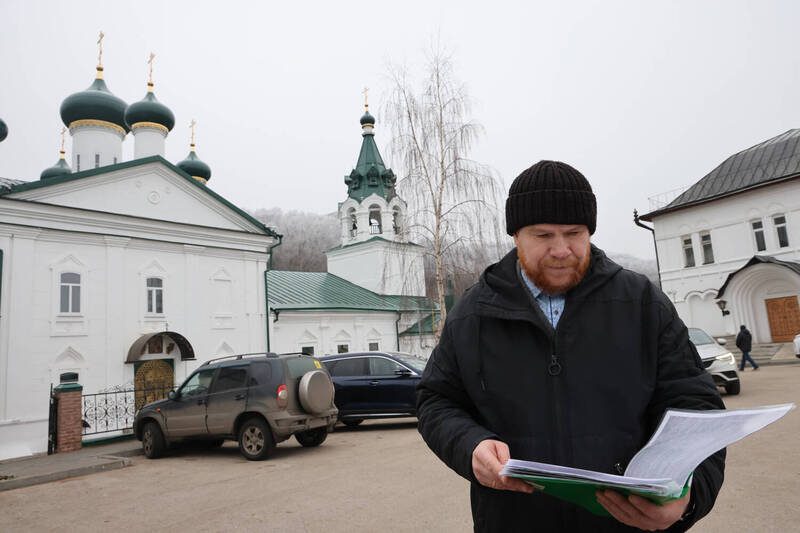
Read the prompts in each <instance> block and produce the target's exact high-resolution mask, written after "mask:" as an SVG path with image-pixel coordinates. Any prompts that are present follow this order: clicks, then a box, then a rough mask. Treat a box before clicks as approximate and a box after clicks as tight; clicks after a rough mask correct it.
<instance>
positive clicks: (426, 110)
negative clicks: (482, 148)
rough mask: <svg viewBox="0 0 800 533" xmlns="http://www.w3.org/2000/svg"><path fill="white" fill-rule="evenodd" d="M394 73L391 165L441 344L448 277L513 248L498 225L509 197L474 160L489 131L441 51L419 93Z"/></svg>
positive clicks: (404, 75)
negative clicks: (424, 265) (428, 285)
mask: <svg viewBox="0 0 800 533" xmlns="http://www.w3.org/2000/svg"><path fill="white" fill-rule="evenodd" d="M389 71H390V72H389V78H390V81H391V91H390V96H389V98H388V99H387V102H386V103H385V105H384V109H385V116H386V117H387V120H388V122H389V124H390V127H391V130H392V141H391V151H392V154H393V161H394V164H395V166H396V165H398V164H399V176H400V179H399V181H398V185H397V188H398V193H399V194H400V196H401V197H402V198H403V199H404V200H405V201H406V202H407V203H408V214H407V223H408V226H407V227H408V230H409V233H410V236H411V238H412V240H414V241H415V242H417V243H418V244H421V245H423V246H424V247H425V249H426V250H427V254H428V260H429V261H431V262H432V263H433V269H432V270H433V272H434V281H435V284H434V286H435V292H436V295H435V297H436V299H437V300H438V303H439V306H440V309H441V312H442V316H441V320H440V321H439V323H438V327H437V328H436V333H435V334H436V339H437V341H438V338H439V335H440V333H441V328H442V325H443V324H444V318H445V316H446V309H445V293H446V284H447V279H448V277H450V278H452V277H456V276H458V275H459V274H463V273H464V271H465V269H474V267H475V265H476V264H477V263H482V266H481V267H480V268H481V269H482V268H483V267H485V266H486V265H488V264H489V263H490V262H492V261H496V260H497V259H498V258H499V257H500V254H501V253H503V251H504V250H503V249H502V248H504V247H507V242H505V241H506V236H505V232H504V231H503V229H502V228H503V226H502V225H501V223H500V218H501V217H500V215H501V214H502V209H500V208H499V206H500V205H501V203H500V202H501V198H502V193H503V191H502V187H501V185H500V184H499V183H498V181H497V180H496V179H495V177H494V176H493V174H492V172H491V170H490V169H489V168H488V167H487V166H486V165H482V164H480V163H477V162H475V161H473V160H471V159H470V158H469V154H470V151H471V149H472V146H473V144H474V143H475V141H476V140H477V139H478V137H479V136H480V135H481V134H482V133H483V129H482V127H481V126H480V125H479V124H477V123H476V122H473V121H472V120H471V118H470V100H469V96H468V94H467V90H466V88H465V87H464V85H463V84H461V83H460V82H459V81H458V80H457V79H456V77H455V74H454V72H453V61H452V57H451V56H450V55H449V54H447V53H446V52H444V51H442V49H441V48H440V47H438V46H435V47H434V48H433V50H432V51H431V52H430V53H429V55H428V57H427V60H426V65H425V70H424V76H423V79H422V82H421V84H420V85H419V86H416V85H415V84H414V83H413V81H412V80H411V79H410V75H409V73H408V71H407V70H406V69H405V68H401V67H398V66H390V67H389ZM471 274H473V275H474V274H475V273H474V272H472V273H471Z"/></svg>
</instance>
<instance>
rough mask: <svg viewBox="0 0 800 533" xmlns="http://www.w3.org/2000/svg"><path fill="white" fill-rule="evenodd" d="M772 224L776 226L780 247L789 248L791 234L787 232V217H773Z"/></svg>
mask: <svg viewBox="0 0 800 533" xmlns="http://www.w3.org/2000/svg"><path fill="white" fill-rule="evenodd" d="M772 222H773V223H774V224H775V233H776V234H777V236H778V247H780V248H785V247H787V246H789V234H788V232H787V231H786V216H785V215H777V216H775V217H773V219H772Z"/></svg>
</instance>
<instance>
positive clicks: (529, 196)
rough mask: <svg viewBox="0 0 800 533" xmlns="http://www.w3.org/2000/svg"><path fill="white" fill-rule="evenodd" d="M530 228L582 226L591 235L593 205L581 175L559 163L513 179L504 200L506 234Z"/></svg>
mask: <svg viewBox="0 0 800 533" xmlns="http://www.w3.org/2000/svg"><path fill="white" fill-rule="evenodd" d="M531 224H584V225H586V226H587V227H588V228H589V233H590V234H594V230H595V226H596V225H597V201H596V200H595V197H594V193H592V186H591V185H589V182H588V181H587V180H586V178H584V177H583V174H581V173H580V172H578V171H577V170H575V169H574V168H572V167H571V166H569V165H568V164H566V163H562V162H560V161H539V162H538V163H536V164H535V165H533V166H532V167H531V168H529V169H527V170H525V171H523V172H522V174H520V175H519V176H517V179H515V180H514V183H512V184H511V188H510V189H509V190H508V199H507V200H506V231H507V232H508V234H509V235H514V234H515V233H516V232H517V230H519V229H520V228H522V227H525V226H530V225H531Z"/></svg>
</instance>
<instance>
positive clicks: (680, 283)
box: [653, 180, 800, 335]
mask: <svg viewBox="0 0 800 533" xmlns="http://www.w3.org/2000/svg"><path fill="white" fill-rule="evenodd" d="M776 215H784V216H785V217H786V223H787V232H788V235H789V246H788V247H783V248H781V247H779V244H778V238H777V231H776V228H775V224H774V217H775V216H776ZM755 220H759V221H761V223H762V224H763V228H764V237H765V241H766V250H764V251H759V250H758V249H757V247H756V241H755V238H754V233H753V228H752V226H751V223H752V222H753V221H755ZM653 226H654V228H655V231H656V242H657V247H658V252H659V262H660V266H661V279H662V285H663V289H664V292H665V293H667V295H669V296H670V298H671V299H672V300H673V302H674V303H675V305H676V308H677V309H678V312H679V314H680V316H681V318H682V319H683V320H684V321H685V322H686V323H687V325H690V326H695V327H703V328H704V329H706V328H708V332H709V333H711V334H712V335H723V334H733V333H735V332H736V331H738V324H736V323H735V322H736V321H735V320H733V319H725V320H723V318H722V314H721V312H720V310H719V308H718V307H717V305H716V299H715V297H716V291H717V289H719V288H720V287H721V286H722V284H723V283H724V282H725V280H726V278H727V277H728V275H729V274H730V273H732V272H734V271H736V270H738V269H739V268H741V267H742V266H744V264H745V263H746V262H747V261H748V260H749V259H750V258H752V257H753V255H757V254H758V255H770V256H772V257H775V258H777V259H782V260H788V261H798V260H800V180H794V181H791V182H786V183H780V184H776V185H773V186H769V187H763V188H760V189H756V190H753V191H750V192H747V193H742V194H738V195H735V196H731V197H728V198H722V199H719V200H716V201H713V202H709V203H706V204H701V205H698V206H695V207H690V208H686V209H681V210H679V211H675V212H672V213H667V214H665V215H662V216H659V217H657V218H655V219H654V221H653ZM706 231H707V232H709V234H710V235H711V242H712V247H713V252H714V262H713V263H710V264H703V258H704V256H703V248H702V244H701V240H700V235H701V233H703V232H706ZM685 236H691V239H692V247H693V251H694V258H695V266H693V267H685V266H684V264H685V262H684V261H685V259H684V250H683V237H685ZM712 293H713V296H712ZM690 295H694V296H693V298H690ZM688 300H692V301H688Z"/></svg>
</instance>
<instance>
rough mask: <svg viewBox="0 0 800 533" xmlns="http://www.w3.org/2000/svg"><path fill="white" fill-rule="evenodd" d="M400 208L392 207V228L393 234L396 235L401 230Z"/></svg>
mask: <svg viewBox="0 0 800 533" xmlns="http://www.w3.org/2000/svg"><path fill="white" fill-rule="evenodd" d="M400 216H401V215H400V208H399V207H395V208H394V209H392V229H393V230H394V233H395V235H398V234H399V233H401V232H402V231H403V227H402V226H403V222H402V220H401V218H400Z"/></svg>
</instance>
